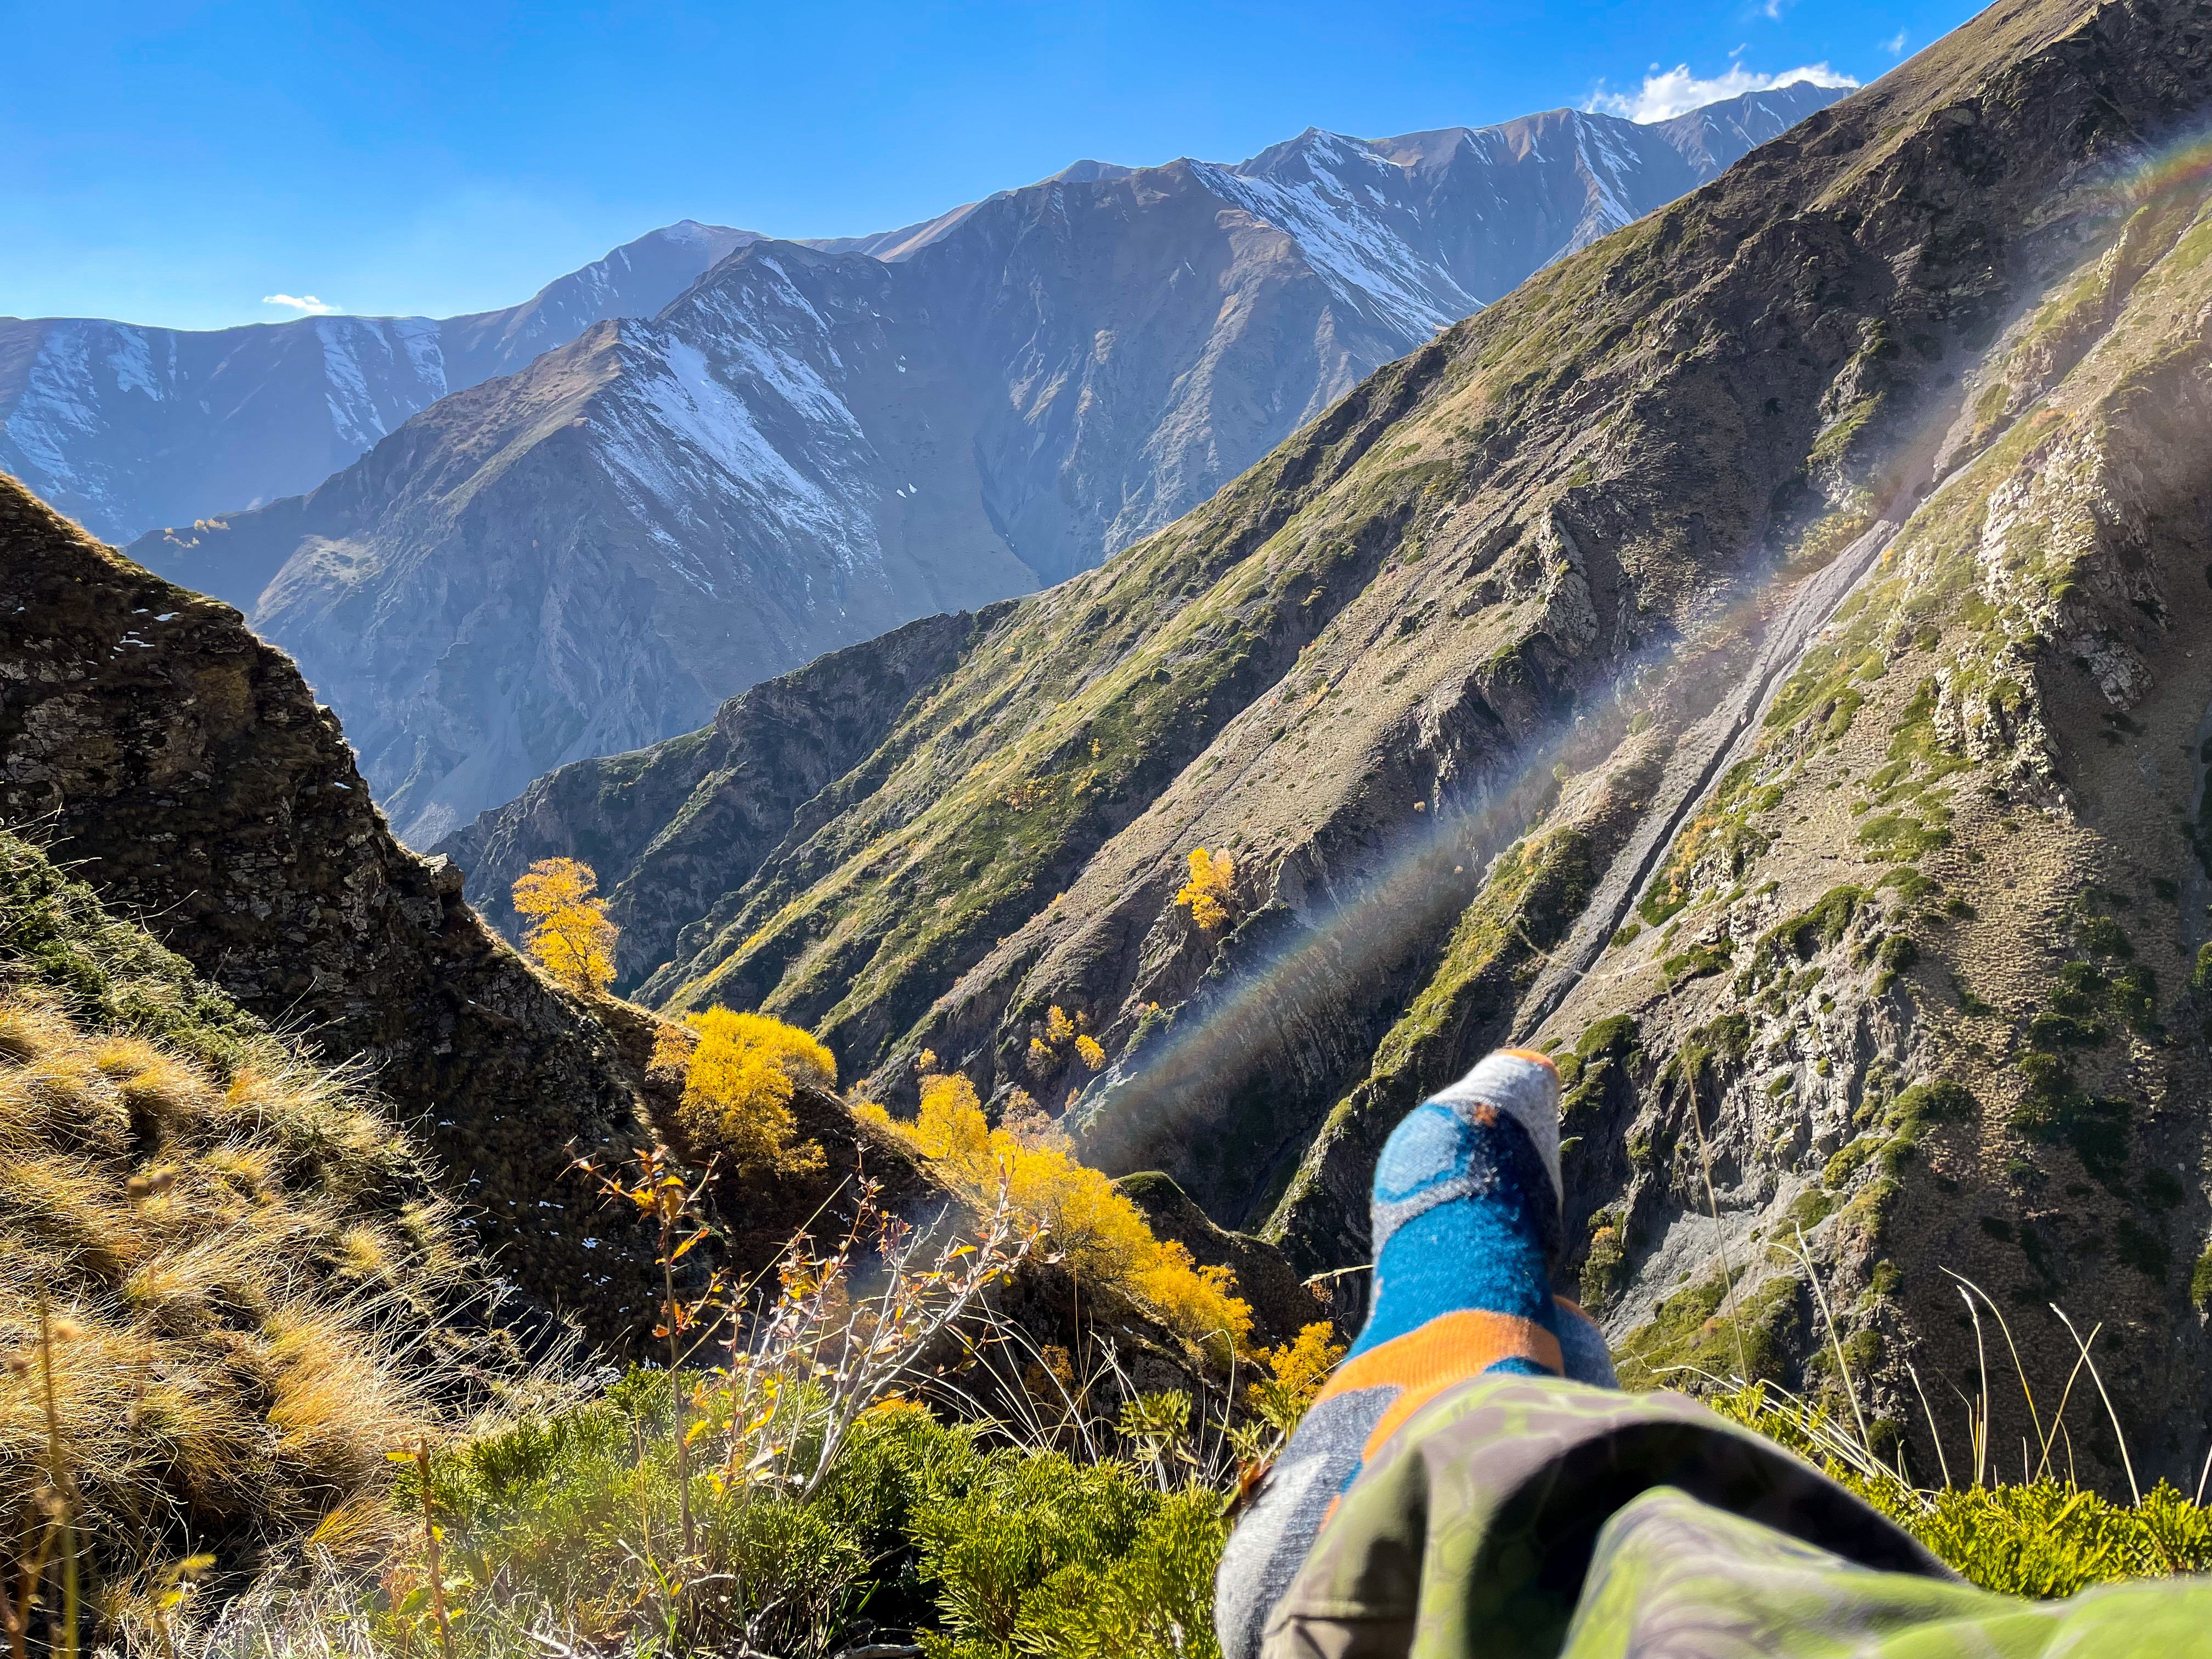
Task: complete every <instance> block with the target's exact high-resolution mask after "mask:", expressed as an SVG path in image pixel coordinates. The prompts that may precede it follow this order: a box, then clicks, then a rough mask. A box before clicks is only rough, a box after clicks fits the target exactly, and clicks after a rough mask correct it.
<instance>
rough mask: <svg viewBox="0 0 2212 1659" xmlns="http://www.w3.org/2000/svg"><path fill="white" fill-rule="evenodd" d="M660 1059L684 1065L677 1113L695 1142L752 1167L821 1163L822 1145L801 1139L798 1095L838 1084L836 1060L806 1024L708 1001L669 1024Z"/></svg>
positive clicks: (739, 1166)
mask: <svg viewBox="0 0 2212 1659" xmlns="http://www.w3.org/2000/svg"><path fill="white" fill-rule="evenodd" d="M678 1068H680V1069H681V1071H682V1072H683V1075H684V1097H683V1099H682V1101H681V1102H680V1103H678V1107H677V1112H676V1115H677V1121H678V1123H679V1124H680V1125H681V1126H682V1127H683V1129H684V1133H685V1134H686V1135H687V1136H688V1137H690V1140H691V1142H692V1144H693V1145H694V1146H697V1147H699V1148H700V1149H701V1150H702V1151H707V1152H713V1153H715V1154H718V1155H719V1156H720V1157H721V1158H724V1159H726V1161H727V1162H728V1163H729V1164H730V1165H731V1166H732V1168H734V1169H736V1170H738V1172H739V1173H740V1174H745V1175H805V1174H807V1173H810V1172H811V1171H813V1170H818V1169H820V1168H821V1167H822V1163H823V1157H822V1148H821V1147H820V1146H817V1145H816V1144H815V1143H814V1142H812V1141H811V1140H805V1141H802V1140H800V1139H799V1121H798V1119H797V1118H796V1117H794V1116H793V1115H792V1110H791V1097H792V1096H793V1093H795V1092H796V1091H797V1090H798V1087H799V1085H800V1084H810V1085H813V1086H814V1087H817V1088H822V1089H832V1088H835V1087H836V1085H837V1061H836V1057H835V1056H833V1055H832V1054H830V1052H829V1050H828V1049H827V1048H823V1046H822V1045H821V1043H819V1042H816V1041H815V1039H814V1038H813V1037H812V1036H811V1035H810V1034H808V1033H807V1032H805V1031H802V1030H799V1028H798V1027H797V1026H795V1025H787V1024H784V1023H783V1022H782V1021H781V1020H780V1019H771V1018H769V1016H767V1015H766V1014H741V1013H738V1012H735V1011H733V1010H732V1009H728V1008H721V1007H715V1008H709V1009H707V1010H706V1011H705V1012H702V1013H694V1014H687V1015H685V1016H684V1024H682V1025H681V1026H663V1027H662V1028H661V1031H660V1035H659V1038H658V1039H657V1040H656V1041H655V1042H654V1044H653V1069H654V1070H656V1071H659V1070H664V1069H667V1070H673V1069H678Z"/></svg>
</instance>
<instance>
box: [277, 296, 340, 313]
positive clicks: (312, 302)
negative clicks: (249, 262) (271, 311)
mask: <svg viewBox="0 0 2212 1659" xmlns="http://www.w3.org/2000/svg"><path fill="white" fill-rule="evenodd" d="M261 303H262V304H263V305H264V306H289V307H292V309H293V310H295V311H296V312H298V313H300V314H301V316H302V317H328V316H330V315H331V314H332V313H335V312H336V311H337V307H336V306H326V305H325V304H324V303H323V302H322V301H320V300H318V299H317V298H316V297H315V296H314V295H312V294H301V295H291V294H264V295H262V296H261Z"/></svg>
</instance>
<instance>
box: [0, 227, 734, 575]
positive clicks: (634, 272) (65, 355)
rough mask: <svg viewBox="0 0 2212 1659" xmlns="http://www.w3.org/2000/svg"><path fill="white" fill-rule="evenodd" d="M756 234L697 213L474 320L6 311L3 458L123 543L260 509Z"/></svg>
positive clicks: (658, 300)
mask: <svg viewBox="0 0 2212 1659" xmlns="http://www.w3.org/2000/svg"><path fill="white" fill-rule="evenodd" d="M750 237H751V233H750V232H748V231H742V230H731V229H728V228H725V227H723V226H720V225H702V224H699V223H697V222H695V221H692V220H689V219H686V220H684V221H683V222H681V223H678V224H673V225H668V226H665V227H664V228H661V229H659V230H656V231H653V232H651V233H649V234H647V235H644V236H641V237H639V238H638V239H637V240H635V241H634V242H627V243H624V244H623V246H620V247H618V248H616V249H615V250H614V251H613V252H611V253H609V254H608V255H607V257H606V258H604V259H597V260H594V261H592V264H588V265H586V266H585V267H583V269H581V270H573V271H570V272H569V273H568V275H567V276H562V277H559V278H557V279H556V280H555V281H553V282H551V283H547V284H546V285H545V286H544V288H543V289H539V290H538V293H537V294H536V295H533V296H532V298H530V299H529V300H527V301H524V302H523V303H522V304H520V305H519V306H509V307H507V308H506V309H505V310H502V311H483V312H477V313H472V314H471V315H468V316H465V317H446V318H433V317H346V316H331V317H303V318H300V319H296V320H294V321H292V322H286V323H260V324H255V325H252V326H250V327H246V328H224V329H210V330H206V331H193V330H188V329H175V328H148V327H143V326H141V325H137V324H132V323H114V322H107V321H105V320H103V319H99V318H94V317H40V318H32V319H22V318H15V317H0V469H4V470H5V471H9V472H12V473H14V474H15V476H16V477H19V478H21V479H22V480H23V482H24V483H26V484H27V485H29V486H30V487H31V489H33V490H34V491H36V492H37V493H38V494H39V495H40V496H41V497H42V498H43V499H45V500H46V501H51V502H52V503H53V504H54V505H55V506H57V507H59V508H61V510H62V511H63V512H64V513H69V514H70V515H72V516H73V517H75V518H76V519H78V520H81V521H82V523H84V524H85V525H86V526H88V528H89V529H90V530H91V531H92V532H93V533H94V534H95V535H99V536H105V537H108V538H111V539H113V540H117V541H127V540H129V539H130V538H132V537H134V536H137V535H141V534H143V533H144V532H147V531H149V530H151V529H153V528H154V527H155V526H161V525H190V524H191V523H192V521H193V520H197V519H205V518H210V517H214V516H216V514H219V513H228V512H234V511H242V510H244V509H246V508H249V507H259V506H260V505H261V504H262V503H264V501H273V500H276V498H277V497H279V496H283V495H295V494H296V493H298V492H299V491H301V490H303V489H312V488H313V486H314V485H315V484H316V483H319V482H320V481H321V480H322V479H324V478H325V477H328V476H329V475H330V474H331V473H332V472H334V471H337V469H338V468H340V467H342V466H344V465H347V464H348V463H349V462H350V461H352V460H354V459H356V458H357V457H358V456H359V455H360V454H361V453H362V452H363V451H364V450H366V449H368V447H369V446H370V445H372V444H374V442H376V441H377V440H378V439H380V438H381V437H383V436H384V435H386V433H388V432H390V431H392V429H393V428H396V427H398V425H399V424H400V422H403V421H404V420H406V419H407V417H408V416H410V415H413V414H415V413H416V412H417V411H418V410H424V409H427V408H428V407H429V406H430V405H431V404H434V403H435V402H437V400H438V399H439V398H442V397H445V396H446V395H447V393H448V392H459V391H460V390H461V389H462V388H464V387H465V386H474V385H476V384H477V382H478V381H480V380H489V379H490V378H491V377H492V376H493V375H495V374H513V372H514V371H515V370H516V369H518V368H521V367H522V366H523V365H524V364H525V363H527V362H529V361H530V360H531V359H532V358H533V357H535V356H538V353H540V352H542V351H550V350H551V349H553V348H554V347H555V346H558V345H566V344H567V343H568V342H569V341H571V340H573V339H574V338H575V337H577V336H578V335H579V334H580V333H582V332H583V331H585V330H586V329H587V328H589V327H590V326H591V325H592V324H593V323H596V322H598V321H599V320H600V319H603V318H606V317H649V316H651V315H652V314H653V313H654V312H656V311H658V310H659V309H660V308H661V307H663V306H665V305H666V304H667V303H668V302H669V301H671V300H672V299H674V298H675V297H676V296H677V295H678V294H681V293H682V292H683V291H684V289H686V288H688V287H690V284H691V283H692V282H693V281H694V280H695V279H696V277H697V276H699V274H700V273H701V272H702V271H703V270H706V269H707V268H708V266H709V265H711V264H714V262H715V261H716V260H717V259H719V258H721V257H722V256H723V255H724V254H726V253H727V252H730V250H731V249H732V248H734V247H738V246H742V245H743V244H744V243H745V242H746V241H748V240H750ZM190 535H191V532H189V531H186V532H184V536H185V538H186V539H189V538H190ZM223 597H226V598H232V599H239V600H240V603H244V604H250V603H251V602H252V594H250V593H249V594H244V595H239V594H226V595H224V596H223Z"/></svg>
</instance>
